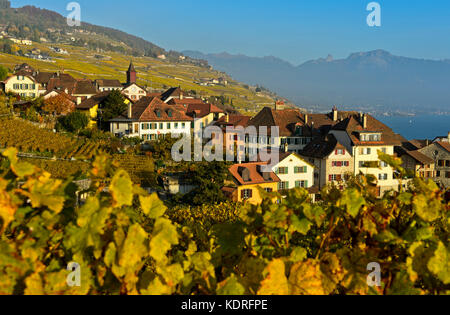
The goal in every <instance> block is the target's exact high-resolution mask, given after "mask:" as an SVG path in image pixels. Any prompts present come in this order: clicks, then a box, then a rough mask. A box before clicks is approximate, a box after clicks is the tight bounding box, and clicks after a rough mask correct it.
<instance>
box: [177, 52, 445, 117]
mask: <svg viewBox="0 0 450 315" xmlns="http://www.w3.org/2000/svg"><path fill="white" fill-rule="evenodd" d="M184 54H186V55H188V56H191V57H194V58H200V59H204V60H206V61H208V62H209V63H210V64H211V65H212V66H214V67H215V68H217V69H219V70H221V71H226V72H227V73H229V74H230V75H232V76H233V77H234V78H235V79H236V80H240V81H244V82H247V83H250V84H261V85H264V86H266V87H267V88H269V89H271V90H273V91H275V92H276V93H278V94H280V95H283V96H285V97H287V98H289V99H291V100H292V101H294V102H296V103H298V104H301V105H305V106H314V105H319V106H320V107H323V108H329V106H331V105H335V104H336V105H345V106H348V107H354V108H355V107H359V108H366V109H367V108H369V109H371V110H378V111H415V112H421V111H422V112H423V111H429V110H436V111H438V110H441V111H447V112H449V108H450V106H449V105H450V88H449V84H450V62H449V60H444V61H432V60H423V59H414V58H406V57H400V56H394V55H392V54H390V53H389V52H386V51H383V50H376V51H371V52H361V53H355V54H351V55H350V56H349V57H348V58H346V59H341V60H334V59H333V58H332V57H331V56H328V58H325V59H324V58H322V59H318V60H313V61H309V62H306V63H304V64H302V65H300V66H298V67H296V66H294V65H291V64H289V63H288V62H285V61H283V60H280V59H277V58H274V57H264V58H252V57H247V56H243V55H229V54H226V53H222V54H202V53H199V52H192V51H185V52H184Z"/></svg>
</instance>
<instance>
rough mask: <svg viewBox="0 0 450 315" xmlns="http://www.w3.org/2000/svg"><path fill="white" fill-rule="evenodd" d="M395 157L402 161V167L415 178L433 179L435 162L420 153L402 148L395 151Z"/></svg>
mask: <svg viewBox="0 0 450 315" xmlns="http://www.w3.org/2000/svg"><path fill="white" fill-rule="evenodd" d="M395 151H396V153H397V156H398V157H400V158H401V159H402V161H403V164H402V167H403V168H404V169H406V170H409V171H410V172H411V174H412V175H414V176H415V177H422V178H429V179H434V177H435V175H436V174H435V162H434V160H433V159H432V158H430V157H428V156H426V155H425V154H423V153H421V152H420V151H417V150H416V151H409V150H407V149H405V148H404V147H397V148H396V149H395Z"/></svg>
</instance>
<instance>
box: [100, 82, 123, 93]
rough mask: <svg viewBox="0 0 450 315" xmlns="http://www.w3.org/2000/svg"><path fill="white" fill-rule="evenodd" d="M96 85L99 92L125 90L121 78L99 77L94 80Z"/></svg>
mask: <svg viewBox="0 0 450 315" xmlns="http://www.w3.org/2000/svg"><path fill="white" fill-rule="evenodd" d="M94 85H95V87H96V88H97V90H98V91H99V92H105V91H114V90H118V91H122V90H123V85H122V83H120V81H119V80H108V79H99V80H95V81H94Z"/></svg>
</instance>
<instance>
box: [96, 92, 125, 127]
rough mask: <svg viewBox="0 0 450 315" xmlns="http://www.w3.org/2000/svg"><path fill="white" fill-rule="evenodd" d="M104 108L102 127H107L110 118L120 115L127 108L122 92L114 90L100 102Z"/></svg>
mask: <svg viewBox="0 0 450 315" xmlns="http://www.w3.org/2000/svg"><path fill="white" fill-rule="evenodd" d="M100 108H101V109H102V114H101V120H102V125H103V126H101V127H102V128H103V127H107V126H106V125H107V122H108V121H109V120H110V119H113V118H116V117H117V116H120V115H121V114H123V112H125V111H126V110H127V105H126V104H125V97H124V96H123V95H122V93H120V91H117V90H115V91H112V92H111V93H110V94H109V95H108V97H106V99H105V100H104V101H103V102H102V103H101V104H100Z"/></svg>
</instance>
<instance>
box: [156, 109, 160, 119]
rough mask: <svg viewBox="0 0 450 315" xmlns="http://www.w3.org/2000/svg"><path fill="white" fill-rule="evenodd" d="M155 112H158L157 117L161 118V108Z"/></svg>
mask: <svg viewBox="0 0 450 315" xmlns="http://www.w3.org/2000/svg"><path fill="white" fill-rule="evenodd" d="M155 114H156V117H158V118H161V111H160V110H156V111H155Z"/></svg>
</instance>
